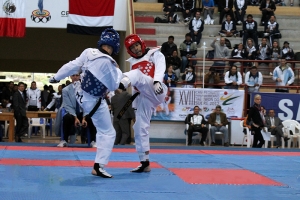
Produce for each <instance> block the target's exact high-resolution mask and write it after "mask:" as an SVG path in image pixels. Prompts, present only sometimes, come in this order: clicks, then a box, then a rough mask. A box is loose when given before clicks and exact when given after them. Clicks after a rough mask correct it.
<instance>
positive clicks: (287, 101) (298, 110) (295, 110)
mask: <svg viewBox="0 0 300 200" xmlns="http://www.w3.org/2000/svg"><path fill="white" fill-rule="evenodd" d="M256 94H260V95H261V100H262V101H261V105H262V106H264V107H265V109H266V110H267V114H268V112H269V110H270V109H274V110H275V113H276V116H278V117H279V118H280V119H281V120H282V121H284V120H287V119H293V120H297V121H299V120H300V94H290V93H279V92H277V93H252V94H251V98H250V102H251V104H250V105H253V104H254V101H253V100H254V96H255V95H256Z"/></svg>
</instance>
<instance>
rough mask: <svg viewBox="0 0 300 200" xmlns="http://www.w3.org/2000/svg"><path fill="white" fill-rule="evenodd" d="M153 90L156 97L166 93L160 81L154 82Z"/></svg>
mask: <svg viewBox="0 0 300 200" xmlns="http://www.w3.org/2000/svg"><path fill="white" fill-rule="evenodd" d="M153 88H154V92H155V94H156V95H158V94H162V93H163V92H164V90H163V88H162V86H161V83H160V82H159V81H154V83H153Z"/></svg>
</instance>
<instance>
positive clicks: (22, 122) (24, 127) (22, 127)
mask: <svg viewBox="0 0 300 200" xmlns="http://www.w3.org/2000/svg"><path fill="white" fill-rule="evenodd" d="M14 117H15V119H16V122H17V124H16V134H15V136H18V137H21V136H22V135H23V134H26V133H28V126H29V124H28V118H27V117H26V116H22V115H21V114H20V113H14Z"/></svg>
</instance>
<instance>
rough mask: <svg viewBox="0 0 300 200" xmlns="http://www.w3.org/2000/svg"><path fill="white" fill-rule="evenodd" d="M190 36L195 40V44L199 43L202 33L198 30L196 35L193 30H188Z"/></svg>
mask: <svg viewBox="0 0 300 200" xmlns="http://www.w3.org/2000/svg"><path fill="white" fill-rule="evenodd" d="M190 33H191V36H192V40H193V42H197V44H199V43H200V40H201V38H202V33H201V32H200V31H198V32H197V35H195V33H194V30H193V31H191V32H190Z"/></svg>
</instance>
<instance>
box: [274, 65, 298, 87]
mask: <svg viewBox="0 0 300 200" xmlns="http://www.w3.org/2000/svg"><path fill="white" fill-rule="evenodd" d="M273 80H274V81H276V85H278V86H289V85H291V84H293V83H294V80H295V74H294V72H293V70H292V69H291V68H290V66H289V65H287V63H286V60H285V59H281V64H280V66H277V67H276V68H275V69H274V72H273ZM275 92H289V89H288V88H277V89H276V90H275Z"/></svg>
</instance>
